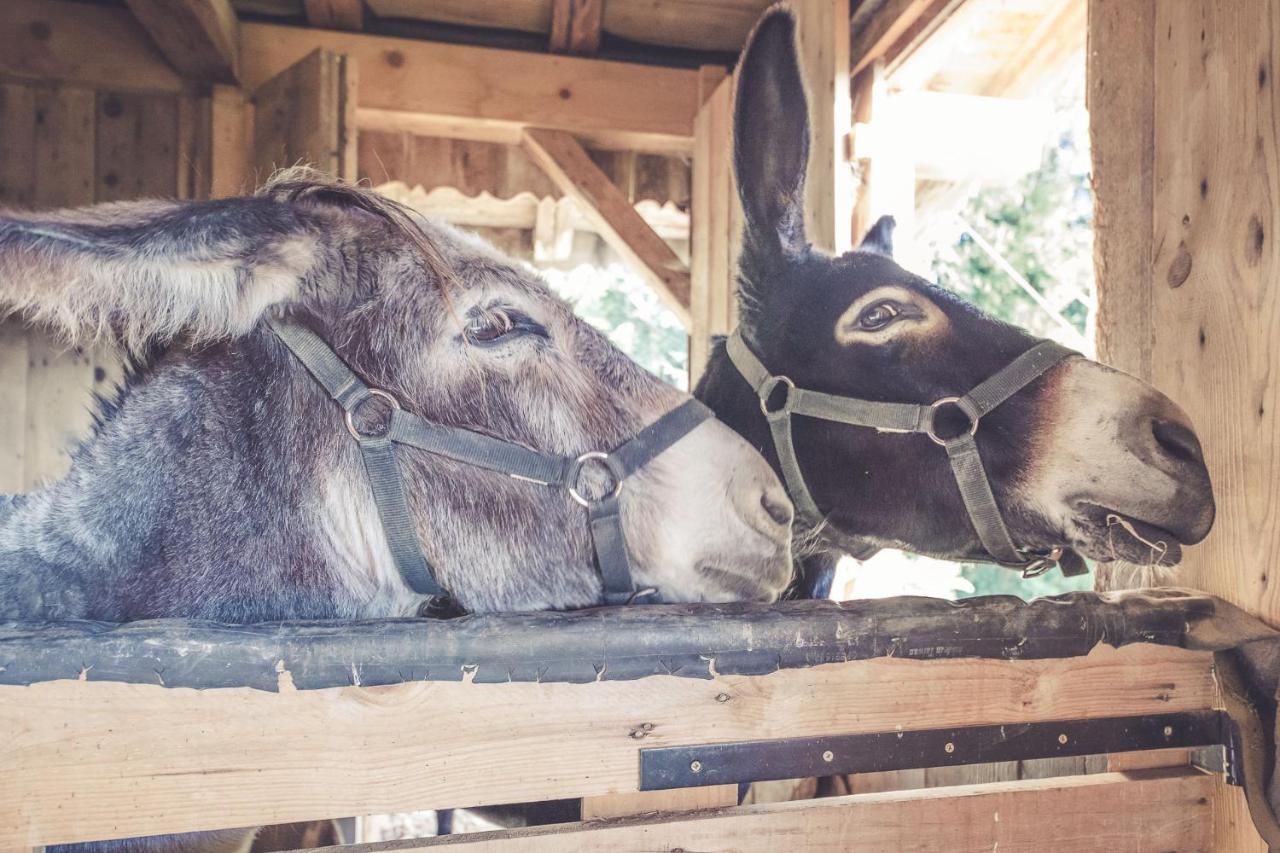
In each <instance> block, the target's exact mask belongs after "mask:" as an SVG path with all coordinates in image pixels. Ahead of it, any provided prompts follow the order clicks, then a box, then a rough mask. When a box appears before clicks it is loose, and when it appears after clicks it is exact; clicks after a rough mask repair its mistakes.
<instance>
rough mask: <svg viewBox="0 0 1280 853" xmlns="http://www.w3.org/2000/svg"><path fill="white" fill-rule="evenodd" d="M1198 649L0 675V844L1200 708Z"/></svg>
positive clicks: (593, 781) (239, 822) (561, 785)
mask: <svg viewBox="0 0 1280 853" xmlns="http://www.w3.org/2000/svg"><path fill="white" fill-rule="evenodd" d="M1211 660H1212V659H1211V655H1210V654H1209V653H1206V652H1192V651H1186V650H1183V649H1177V648H1169V647H1160V646H1149V645H1133V646H1126V647H1123V648H1120V649H1114V648H1110V647H1106V646H1101V647H1098V648H1096V649H1094V651H1093V652H1092V653H1091V654H1089V655H1088V656H1086V657H1075V658H1062V659H1047V660H1015V661H1000V660H982V659H961V660H939V661H911V660H903V659H898V658H879V659H873V660H861V661H850V662H848V663H837V664H826V665H822V666H814V667H807V668H798V669H788V670H780V671H777V672H773V673H771V674H768V675H713V676H712V677H711V678H707V679H695V678H679V677H673V676H653V677H649V678H640V679H637V680H632V681H600V682H594V683H587V684H567V683H538V682H524V683H496V684H495V683H486V684H481V683H476V682H472V681H469V680H464V681H461V682H439V681H437V682H415V683H407V684H399V685H388V686H383V687H345V688H327V689H317V690H296V689H292V687H291V683H290V677H291V676H290V673H289V672H288V670H287V669H285V668H284V667H283V666H281V668H280V669H281V672H280V673H279V680H280V687H281V690H280V692H278V693H271V692H267V691H262V690H253V689H248V688H224V689H209V690H192V689H186V688H172V687H163V686H159V685H151V684H127V683H119V682H94V681H75V680H68V681H54V682H42V683H37V684H32V685H30V686H6V687H0V848H3V847H15V846H38V845H41V844H52V843H61V842H74V841H87V840H93V839H104V838H116V837H124V836H134V835H152V834H158V833H167V832H177V831H186V830H201V829H214V828H219V827H231V826H248V825H256V824H267V823H284V822H290V821H297V820H311V819H317V818H327V817H334V816H346V815H356V814H379V813H387V812H395V811H407V810H413V809H423V808H439V807H457V806H469V805H482V804H496V803H509V802H522V801H531V800H542V799H552V798H558V797H576V796H597V795H605V794H615V793H630V792H635V791H636V790H637V789H638V767H639V760H638V753H639V750H640V749H641V748H644V747H652V746H674V745H681V744H689V745H692V744H702V743H715V742H727V741H736V740H746V739H762V738H779V737H807V736H818V735H825V734H839V733H857V732H876V731H892V730H894V729H895V728H902V729H927V728H943V727H949V726H961V725H969V724H974V723H992V722H1009V723H1015V722H1021V721H1042V720H1056V719H1071V718H1088V717H1101V716H1117V715H1133V714H1145V713H1172V712H1178V711H1190V710H1197V709H1205V708H1210V707H1213V703H1214V697H1215V693H1214V681H1213V675H1212V663H1211ZM162 676H163V674H162V673H161V674H158V677H162ZM1054 802H1055V803H1057V802H1058V801H1056V800H1055V801H1054ZM1056 807H1057V806H1055V808H1056ZM1046 810H1047V809H1046ZM898 819H899V818H898V817H894V818H893V820H894V821H897V820H898ZM912 820H914V818H912ZM1050 836H1051V834H1050V833H1047V832H1046V833H1045V837H1046V838H1048V837H1050ZM504 849H505V848H504ZM693 849H699V848H697V847H696V845H694V847H693ZM985 849H991V848H990V846H989V845H988V846H987V847H986V848H985ZM1001 849H1002V850H1004V849H1006V848H1005V847H1004V846H1003V844H1002V847H1001ZM1112 849H1116V848H1112ZM1124 849H1137V848H1127V847H1126V848H1124ZM1141 849H1146V848H1141Z"/></svg>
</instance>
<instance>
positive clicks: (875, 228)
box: [858, 216, 898, 258]
mask: <svg viewBox="0 0 1280 853" xmlns="http://www.w3.org/2000/svg"><path fill="white" fill-rule="evenodd" d="M897 227H898V221H897V220H896V219H894V218H893V217H892V216H881V217H880V218H879V219H877V220H876V224H875V225H872V226H871V228H869V229H868V230H867V233H866V236H864V237H863V238H862V242H861V243H859V244H858V251H860V252H874V253H876V254H877V255H884V256H885V257H887V258H892V257H893V229H894V228H897Z"/></svg>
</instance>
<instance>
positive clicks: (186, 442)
mask: <svg viewBox="0 0 1280 853" xmlns="http://www.w3.org/2000/svg"><path fill="white" fill-rule="evenodd" d="M0 309H9V310H16V311H19V312H21V313H22V314H23V315H25V316H26V317H27V318H29V319H30V320H32V321H35V322H40V323H45V324H48V325H50V326H52V327H54V328H55V329H57V330H59V331H61V332H63V333H64V334H65V335H66V336H67V337H68V338H69V339H71V340H76V341H82V340H86V339H89V338H93V337H100V336H110V337H112V338H114V339H116V340H118V341H120V342H122V343H123V345H124V346H126V347H127V348H128V349H129V350H130V351H131V352H133V353H135V354H139V355H138V358H137V359H136V360H135V364H134V366H133V369H132V370H131V371H130V374H129V377H128V379H127V381H126V383H125V386H124V388H123V389H122V390H121V391H120V393H119V395H118V397H117V399H115V400H111V401H104V402H103V404H102V405H101V407H100V408H101V411H100V413H99V417H98V423H97V426H96V429H95V431H94V433H93V435H92V437H91V438H89V439H88V440H87V441H86V442H85V443H84V444H83V445H82V446H81V447H80V448H79V449H78V450H77V451H76V452H75V454H74V460H73V464H72V468H71V472H70V473H69V474H68V475H67V476H66V477H65V478H64V479H63V480H61V481H59V482H57V483H54V484H52V485H50V486H48V487H47V488H45V489H42V490H39V491H36V492H34V493H32V494H28V495H23V496H19V497H16V498H11V499H9V501H8V504H7V507H6V508H4V509H0V618H6V619H45V618H89V619H101V620H108V621H127V620H133V619H142V618H150V617H194V618H205V619H216V620H221V621H227V622H254V621H265V620H276V619H342V618H368V617H385V616H395V615H405V614H413V613H415V612H416V610H417V608H418V606H419V604H420V602H421V599H422V596H420V595H417V594H415V593H414V592H413V591H412V590H411V589H410V588H409V587H408V586H406V584H405V582H404V581H403V580H402V578H401V577H400V574H399V573H398V572H397V571H396V565H395V563H394V562H393V560H392V558H391V554H390V553H389V549H388V546H387V543H386V540H385V538H384V536H383V533H382V529H381V527H380V525H379V523H378V513H377V510H376V508H375V505H374V502H373V497H372V493H371V489H370V485H369V482H368V479H367V477H366V474H365V471H364V467H363V465H362V463H361V458H360V455H359V452H358V450H357V447H356V442H354V441H353V440H352V439H351V437H350V436H349V435H348V434H347V430H346V428H345V427H344V425H343V417H342V416H343V413H342V411H341V410H340V409H339V408H338V406H337V405H335V403H334V402H333V400H331V399H330V398H329V396H328V395H327V394H326V393H325V391H324V390H323V389H322V388H321V387H320V386H319V385H318V384H316V382H315V381H314V380H313V379H312V378H311V377H310V376H309V375H308V373H307V371H306V370H305V369H304V368H303V367H302V365H301V364H300V363H299V362H298V361H297V360H295V359H294V357H293V356H292V355H291V354H290V352H289V350H288V349H286V347H285V346H283V345H282V344H281V342H280V340H279V339H277V337H276V336H275V335H273V334H272V333H271V332H270V331H269V330H267V329H265V328H264V327H263V325H262V323H261V321H263V320H264V319H266V318H270V317H287V318H289V319H290V320H292V321H293V322H296V323H299V324H302V325H305V326H306V327H308V328H310V329H311V330H313V331H314V332H316V333H317V334H318V335H319V336H320V337H321V338H323V339H324V340H325V341H326V342H327V343H328V344H329V346H331V347H332V348H333V349H334V350H335V351H336V352H337V353H338V355H339V356H340V357H341V358H342V359H343V360H344V361H345V362H346V363H347V364H348V365H350V367H351V369H352V370H353V371H354V372H355V373H356V374H357V375H358V376H360V377H361V378H362V379H363V381H364V382H366V383H367V384H369V385H370V386H376V387H379V388H385V389H388V390H389V391H390V392H391V393H393V394H394V395H395V396H396V397H397V398H399V400H401V401H403V403H404V406H405V408H406V409H407V410H411V411H413V412H414V413H416V414H417V415H420V416H422V417H423V418H426V419H428V420H431V421H434V422H437V423H441V424H447V425H453V426H459V427H465V428H468V429H471V430H474V431H478V432H481V433H485V434H488V435H491V436H495V437H498V438H501V439H504V440H506V441H509V442H513V443H516V444H519V445H522V446H525V447H529V448H533V449H537V450H539V451H542V452H544V453H555V454H565V455H568V456H575V455H577V454H580V453H582V452H584V451H590V450H608V449H611V448H613V447H615V446H617V445H619V444H621V443H622V442H624V441H625V440H626V439H628V438H630V437H631V436H633V435H634V434H635V433H636V432H637V431H638V430H640V429H641V428H642V427H644V426H645V425H646V424H649V423H651V422H652V421H654V420H655V419H657V418H658V417H659V416H661V415H662V414H663V413H664V412H667V411H668V410H670V409H672V408H673V407H675V406H677V405H679V404H680V403H681V402H682V401H683V400H685V399H687V397H686V395H684V394H682V393H681V392H679V391H677V390H676V389H674V388H671V387H670V386H668V385H665V384H664V383H662V382H661V381H659V380H658V379H656V378H655V377H653V376H651V375H650V374H648V373H646V372H645V371H644V370H642V369H640V368H639V367H638V366H637V365H635V364H634V363H633V362H631V361H630V360H629V359H627V358H626V357H625V356H624V355H623V354H622V353H621V352H619V351H618V350H617V349H615V348H614V347H613V346H612V345H610V344H609V343H608V342H607V341H606V339H605V338H604V337H603V336H602V335H601V334H599V333H598V332H597V331H595V330H594V329H592V328H590V327H589V326H587V325H586V324H585V323H584V322H582V321H581V320H579V319H578V318H576V317H575V316H574V315H573V313H572V311H571V310H570V308H569V307H568V305H566V304H565V303H564V302H563V301H561V300H560V299H558V298H556V297H555V296H554V295H552V294H551V293H550V292H549V291H548V289H547V287H546V286H545V284H543V283H542V282H541V281H539V280H538V279H537V277H536V276H534V275H532V274H530V273H529V272H526V271H524V270H522V269H521V268H519V267H518V266H516V265H515V264H513V263H512V262H510V261H509V260H507V259H505V258H504V257H503V256H501V255H500V254H498V253H497V252H496V251H495V250H493V249H492V248H490V247H489V246H487V245H486V244H484V243H483V242H482V241H480V240H479V239H478V238H474V237H470V236H467V235H464V234H462V233H460V232H457V231H454V230H453V229H450V228H448V227H443V226H438V225H433V224H430V223H427V222H423V221H420V220H418V219H416V218H415V217H413V216H412V215H411V214H409V213H408V212H407V211H405V210H403V209H401V208H399V207H397V206H395V205H394V204H392V203H390V202H388V201H386V200H384V199H382V198H380V197H378V196H376V195H375V194H373V193H371V192H368V191H365V190H362V189H358V188H353V187H351V186H347V185H341V184H336V183H332V182H327V181H324V180H321V179H319V178H318V177H317V176H316V175H314V174H311V173H307V172H302V173H300V172H298V171H296V170H295V171H293V172H290V173H285V174H284V175H282V176H280V177H278V178H277V179H276V180H274V181H273V182H272V183H270V184H269V185H268V186H267V187H265V188H264V189H263V190H262V191H261V192H260V193H258V194H257V195H256V196H254V197H251V198H242V199H230V200H225V201H213V202H203V203H192V202H155V201H139V202H124V203H118V204H106V205H99V206H97V207H92V208H87V209H81V210H73V211H62V212H57V213H49V214H21V215H19V214H12V213H10V214H3V215H0ZM401 459H402V465H403V470H404V480H405V491H406V493H407V497H408V503H409V506H410V508H411V510H412V515H413V522H414V526H415V528H416V533H417V538H418V540H419V542H420V543H421V546H422V549H423V551H424V553H425V555H426V557H427V559H428V560H429V561H430V562H431V563H432V565H433V566H434V568H435V572H436V574H437V576H438V580H439V581H440V583H441V584H442V585H443V586H444V587H445V588H446V589H447V590H449V591H450V592H451V593H452V595H453V596H454V598H455V599H456V600H457V602H458V604H460V605H461V607H463V608H465V609H467V610H469V611H473V612H483V611H497V610H533V609H547V608H572V607H582V606H588V605H592V604H595V603H597V602H599V601H600V600H601V579H600V576H599V575H598V574H597V571H596V569H595V567H594V565H593V559H592V544H591V539H590V535H589V528H588V524H587V517H586V513H585V511H584V510H583V509H582V507H580V506H578V505H577V504H576V503H574V502H573V501H572V500H570V499H569V497H568V496H567V495H566V494H565V493H564V492H563V491H559V490H553V489H549V488H547V487H545V486H538V485H535V484H531V483H528V482H523V481H520V480H518V479H513V478H512V477H509V476H506V475H503V474H501V473H495V472H491V471H485V470H482V469H479V468H476V467H473V466H470V465H465V464H460V463H458V462H455V461H452V460H450V459H446V458H443V457H440V456H435V455H432V454H429V453H425V452H415V451H412V450H410V451H408V452H404V453H401ZM621 518H622V527H623V530H624V531H625V536H626V541H627V544H628V546H629V550H630V552H631V558H632V563H633V568H634V579H635V581H636V582H637V583H638V584H639V585H642V586H647V587H655V588H657V589H659V590H660V591H661V594H662V596H663V598H664V599H665V600H668V601H729V600H738V599H772V598H774V597H775V596H776V595H777V594H778V593H779V591H780V590H781V589H782V588H783V587H784V586H785V584H786V583H787V581H788V579H789V578H790V575H791V561H790V556H789V551H790V540H789V537H790V533H789V523H790V520H791V505H790V503H789V501H788V500H787V498H786V495H785V493H784V492H783V491H782V488H781V486H780V484H779V483H778V481H777V479H776V478H775V477H774V475H773V473H772V472H771V471H770V470H769V468H768V466H767V465H766V464H765V462H764V461H763V459H762V458H761V457H760V456H759V455H758V454H757V453H756V452H755V451H754V450H752V449H751V448H750V447H749V446H748V445H747V444H746V442H744V441H743V440H742V439H741V438H739V437H738V436H737V435H736V434H735V433H733V432H732V431H730V430H729V429H727V428H725V427H724V426H722V425H720V424H719V423H716V422H714V421H708V422H705V423H702V424H701V425H699V426H697V427H696V428H695V429H694V430H693V431H692V432H691V433H689V435H688V436H687V437H686V438H684V439H683V440H681V441H678V442H677V443H675V444H674V445H673V446H672V447H671V448H670V450H668V451H667V452H665V453H662V454H661V455H660V456H658V457H657V458H656V459H655V460H654V461H653V463H652V464H650V465H647V466H645V467H644V468H643V469H641V470H640V471H639V472H637V474H636V475H635V476H634V477H631V478H629V479H628V480H627V487H626V489H624V490H623V492H622V495H621Z"/></svg>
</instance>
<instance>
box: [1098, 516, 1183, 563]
mask: <svg viewBox="0 0 1280 853" xmlns="http://www.w3.org/2000/svg"><path fill="white" fill-rule="evenodd" d="M1082 521H1083V522H1084V523H1083V524H1082V527H1083V528H1084V529H1083V530H1082V531H1081V532H1082V534H1083V535H1082V537H1081V538H1082V539H1083V540H1084V541H1081V542H1079V543H1077V544H1076V548H1077V550H1079V551H1082V552H1084V553H1086V554H1088V555H1089V556H1090V557H1092V558H1093V559H1095V560H1098V561H1099V562H1103V563H1108V562H1111V561H1113V560H1124V561H1125V562H1127V563H1135V564H1137V565H1142V566H1176V565H1178V563H1180V562H1182V543H1181V542H1179V541H1178V538H1177V537H1176V536H1174V535H1173V534H1172V533H1170V532H1169V531H1168V530H1166V529H1164V528H1163V527H1158V526H1156V525H1154V524H1151V523H1149V522H1146V521H1143V520H1141V519H1139V518H1134V517H1132V516H1128V515H1124V514H1123V513H1119V512H1116V511H1115V510H1111V509H1107V508H1106V507H1102V506H1097V505H1092V504H1091V505H1087V506H1085V507H1084V518H1083V519H1082Z"/></svg>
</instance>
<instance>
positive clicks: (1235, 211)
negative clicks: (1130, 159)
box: [1117, 0, 1280, 851]
mask: <svg viewBox="0 0 1280 853" xmlns="http://www.w3.org/2000/svg"><path fill="white" fill-rule="evenodd" d="M1273 12H1274V10H1273V9H1272V8H1271V6H1270V4H1265V3H1263V4H1259V3H1254V2H1247V0H1221V2H1212V0H1193V1H1192V2H1186V3H1176V4H1169V3H1157V4H1156V7H1155V19H1154V20H1155V26H1154V33H1155V35H1154V47H1155V50H1154V59H1153V63H1154V79H1155V80H1156V81H1157V83H1156V85H1155V87H1154V104H1155V107H1154V118H1153V136H1154V146H1153V151H1154V161H1153V174H1154V177H1153V182H1152V199H1153V201H1152V204H1153V211H1154V215H1153V217H1152V228H1153V233H1152V236H1151V238H1150V244H1151V245H1152V246H1153V250H1152V257H1151V270H1152V271H1151V286H1150V294H1151V329H1152V358H1151V371H1152V379H1153V381H1154V382H1155V384H1156V386H1157V387H1158V388H1160V389H1161V390H1163V391H1165V392H1166V393H1168V394H1169V396H1170V397H1172V398H1173V399H1174V400H1175V401H1177V402H1178V403H1179V404H1181V405H1182V406H1183V407H1184V408H1185V409H1186V411H1187V413H1188V414H1189V415H1190V416H1191V420H1192V421H1193V422H1194V423H1195V425H1196V427H1197V430H1198V432H1199V435H1200V439H1201V442H1202V444H1203V446H1204V449H1205V455H1206V459H1207V462H1208V466H1209V471H1210V475H1211V477H1212V478H1213V484H1214V491H1215V495H1216V498H1217V502H1218V516H1217V523H1216V525H1215V527H1214V530H1213V533H1212V534H1211V535H1210V536H1209V538H1208V539H1206V540H1205V542H1204V543H1202V544H1201V545H1199V546H1197V547H1195V548H1191V549H1188V551H1187V554H1186V556H1185V557H1184V560H1183V564H1182V568H1181V569H1180V577H1181V578H1183V579H1185V581H1186V582H1188V583H1191V584H1192V585H1194V586H1196V587H1198V588H1200V589H1204V590H1208V591H1210V592H1213V593H1215V594H1217V595H1220V596H1222V597H1223V598H1225V599H1227V600H1228V601H1231V602H1233V603H1235V604H1238V605H1240V606H1241V607H1244V608H1245V609H1246V610H1248V611H1249V612H1251V613H1254V614H1257V615H1259V616H1261V617H1262V618H1263V619H1265V620H1268V621H1270V622H1271V623H1272V624H1275V623H1277V622H1280V584H1277V583H1276V581H1275V579H1274V578H1272V576H1271V573H1272V571H1273V569H1272V558H1273V557H1274V555H1275V553H1276V543H1277V541H1278V540H1280V515H1278V514H1277V511H1276V508H1277V507H1280V454H1278V453H1277V451H1278V450H1280V445H1278V443H1277V436H1278V435H1280V420H1277V413H1278V412H1280V383H1278V382H1277V379H1276V377H1277V375H1280V374H1278V371H1280V348H1277V346H1276V334H1275V330H1276V328H1277V325H1278V324H1280V300H1277V299H1276V298H1275V287H1274V285H1275V281H1276V278H1277V276H1280V242H1278V241H1277V237H1278V236H1280V207H1277V205H1276V203H1275V199H1276V196H1277V193H1280V138H1277V135H1276V133H1275V127H1276V125H1277V123H1278V122H1280V97H1278V95H1277V89H1276V81H1275V69H1277V68H1280V26H1278V22H1277V21H1276V19H1275V17H1274V14H1273ZM1117 319H1118V318H1117ZM1244 555H1249V557H1248V559H1249V562H1235V563H1233V562H1230V561H1232V560H1237V561H1238V560H1240V559H1241V558H1242V557H1244ZM1217 806H1218V810H1217V812H1216V815H1217V822H1216V823H1217V827H1218V831H1217V834H1216V837H1215V844H1216V847H1217V849H1221V850H1232V851H1247V850H1255V849H1256V850H1262V849H1263V844H1262V841H1261V840H1260V839H1259V838H1258V836H1257V835H1256V834H1255V832H1254V830H1253V827H1252V824H1251V823H1250V821H1249V819H1248V817H1247V812H1246V811H1245V807H1244V797H1243V796H1241V795H1240V794H1239V792H1233V791H1230V790H1229V789H1226V788H1225V787H1224V788H1223V789H1222V792H1221V794H1220V796H1219V797H1218V798H1217Z"/></svg>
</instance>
